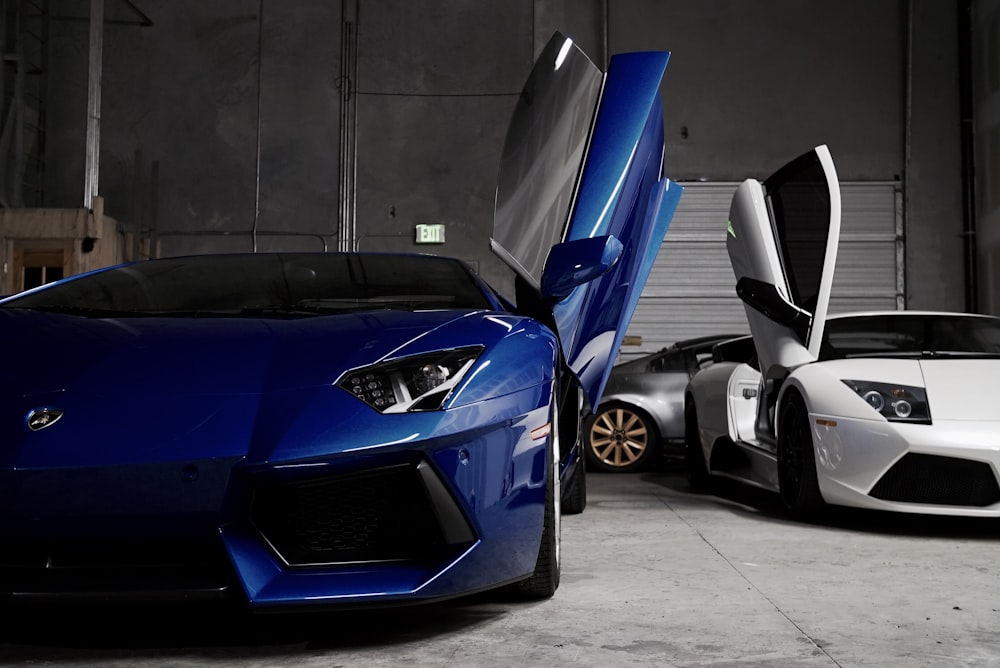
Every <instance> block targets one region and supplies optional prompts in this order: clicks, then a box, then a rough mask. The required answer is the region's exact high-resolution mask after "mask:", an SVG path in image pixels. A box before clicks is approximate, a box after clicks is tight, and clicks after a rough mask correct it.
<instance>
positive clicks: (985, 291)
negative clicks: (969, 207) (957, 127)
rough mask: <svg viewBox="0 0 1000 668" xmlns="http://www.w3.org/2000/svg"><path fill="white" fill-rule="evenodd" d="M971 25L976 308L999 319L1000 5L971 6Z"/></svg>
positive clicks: (992, 0)
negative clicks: (977, 298)
mask: <svg viewBox="0 0 1000 668" xmlns="http://www.w3.org/2000/svg"><path fill="white" fill-rule="evenodd" d="M972 20H973V53H974V57H973V60H974V62H975V63H977V67H976V72H975V78H974V80H973V84H974V89H975V137H976V175H977V178H976V194H977V198H976V200H977V201H976V212H977V220H976V239H977V246H978V258H977V259H978V269H979V288H980V290H979V302H980V310H981V311H984V312H988V313H994V314H1000V2H998V1H997V0H980V1H979V2H976V3H974V12H973V16H972Z"/></svg>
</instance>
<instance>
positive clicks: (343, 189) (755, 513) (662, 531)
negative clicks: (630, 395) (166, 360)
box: [0, 0, 1000, 666]
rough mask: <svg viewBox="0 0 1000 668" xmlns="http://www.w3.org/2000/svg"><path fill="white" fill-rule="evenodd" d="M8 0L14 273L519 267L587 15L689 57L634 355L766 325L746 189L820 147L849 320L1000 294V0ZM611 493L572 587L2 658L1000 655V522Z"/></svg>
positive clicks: (669, 477)
mask: <svg viewBox="0 0 1000 668" xmlns="http://www.w3.org/2000/svg"><path fill="white" fill-rule="evenodd" d="M2 5H3V12H2V15H3V18H4V27H3V30H2V31H0V33H2V40H3V41H2V43H0V50H2V51H3V54H4V58H3V77H2V79H0V92H2V100H3V107H2V112H3V127H2V133H0V156H2V160H0V207H2V208H0V237H2V239H0V262H2V268H3V274H2V276H0V281H2V285H0V294H11V293H13V292H17V291H19V290H22V289H25V288H28V287H32V286H33V285H38V284H41V283H43V282H47V281H49V280H55V279H57V278H61V277H63V276H66V275H70V274H74V273H80V272H83V271H87V270H90V269H94V268H98V267H101V266H107V265H109V264H113V263H116V262H119V261H123V260H133V259H143V258H150V257H168V256H175V255H183V254H197V253H207V252H236V251H255V252H256V251H260V252H265V251H275V250H323V251H335V250H385V251H419V252H432V253H435V254H443V255H451V256H455V257H459V258H461V259H463V260H466V261H467V262H469V263H470V264H471V265H472V266H473V267H474V268H475V269H476V270H477V271H478V272H479V273H480V274H481V275H483V276H484V277H485V278H486V279H487V280H488V281H490V282H492V283H493V284H495V285H504V282H505V281H507V280H508V279H507V278H506V273H505V270H504V269H503V267H502V266H501V265H500V264H499V261H498V260H496V259H495V258H494V257H493V256H492V255H491V253H490V250H489V245H488V241H487V240H488V238H489V235H490V232H491V225H492V216H493V205H494V195H495V187H496V183H495V179H496V165H497V162H498V157H499V155H500V152H501V148H502V143H503V139H504V133H505V131H506V126H507V119H508V118H509V116H510V114H511V111H512V110H513V108H514V104H515V102H516V100H517V97H518V94H519V92H520V86H521V83H522V81H523V79H524V77H525V76H526V74H527V73H528V71H529V70H530V68H531V65H532V62H533V61H534V58H535V55H536V54H537V53H538V52H539V51H540V49H541V48H542V47H543V46H544V45H545V43H546V42H547V41H548V39H549V37H550V36H551V34H552V32H553V31H555V30H559V31H561V32H563V33H564V34H566V35H568V36H570V37H572V38H573V39H574V40H575V41H576V42H577V43H578V44H579V45H580V46H581V48H582V49H583V50H584V51H585V52H587V53H588V54H589V55H590V56H591V58H592V59H593V60H594V62H595V63H597V64H598V65H599V66H602V67H603V66H605V65H606V64H607V62H608V58H609V56H610V55H611V54H614V53H620V52H625V51H641V50H651V49H656V50H660V49H663V50H669V51H671V52H672V55H671V60H670V63H669V66H668V68H667V73H666V76H665V79H664V83H663V87H662V91H661V95H662V99H663V105H664V114H665V130H666V156H665V168H666V173H667V175H668V176H669V177H670V178H671V179H673V180H675V181H678V182H680V183H681V184H682V185H683V186H684V187H685V195H684V197H683V198H682V201H681V204H680V207H679V209H678V212H677V215H676V216H675V218H674V220H673V223H672V224H671V228H670V230H669V231H668V233H667V236H666V238H665V239H664V242H663V245H662V247H661V250H660V253H659V256H658V259H657V263H656V266H655V267H654V270H653V275H652V276H651V278H650V280H649V282H648V284H647V286H646V290H645V291H644V293H643V297H642V299H641V301H640V304H639V307H638V310H637V312H636V316H635V318H634V319H633V321H632V324H631V326H630V329H629V336H628V337H627V339H626V345H625V346H624V347H623V349H622V351H621V356H622V358H628V357H635V356H639V355H642V354H645V353H649V352H652V351H655V350H658V349H659V348H662V347H664V346H666V345H669V344H670V343H673V342H675V341H677V340H681V339H685V338H690V337H695V336H701V335H705V334H711V333H715V332H718V331H741V330H744V329H745V328H746V322H745V319H744V316H743V308H742V305H741V304H740V302H739V300H738V299H737V298H736V295H735V290H734V287H733V281H732V272H731V270H730V268H729V265H728V260H727V258H726V255H725V251H724V240H725V231H724V228H725V221H726V216H727V212H728V207H729V198H730V197H731V195H732V192H733V191H734V190H735V188H736V185H737V184H738V183H739V182H740V181H741V180H742V179H744V178H748V177H754V178H764V177H766V176H767V175H768V174H769V173H770V172H772V171H773V170H774V169H776V168H777V167H779V166H780V165H782V164H783V163H785V162H786V161H788V160H789V159H791V158H792V157H794V156H796V155H798V154H800V153H802V152H803V151H805V150H808V149H809V148H811V147H812V146H814V145H817V144H827V145H828V146H829V147H830V150H831V152H832V154H833V157H834V160H835V162H836V165H837V169H838V174H839V177H840V180H841V184H842V194H843V197H844V231H843V238H842V253H841V256H840V259H839V262H840V264H839V265H838V270H837V282H836V283H835V287H834V296H833V305H832V310H833V311H846V310H857V309H868V308H890V309H891V308H899V309H903V308H905V309H921V310H923V309H926V310H955V311H971V312H980V313H988V314H994V315H1000V104H998V102H1000V1H998V0H959V1H957V2H955V1H951V0H882V1H880V2H878V3H871V2H865V1H863V0H843V1H841V2H809V3H804V2H801V1H796V0H757V1H756V2H753V3H749V2H745V1H742V0H711V2H702V3H691V2H680V1H678V0H614V2H612V1H611V0H572V1H571V0H504V1H502V2H501V1H491V2H485V3H484V2H471V1H469V0H405V1H404V0H395V1H392V2H386V1H385V0H341V2H322V1H320V0H299V1H298V2H296V3H295V4H294V6H290V5H288V4H287V3H280V2H274V1H273V0H218V1H213V2H201V1H199V0H171V2H152V1H151V0H87V1H84V0H2ZM428 226H430V227H428ZM589 484H590V487H591V502H590V505H589V507H588V510H587V512H586V513H584V514H583V515H581V516H578V517H572V518H567V520H566V521H565V523H564V527H563V550H564V553H565V556H564V562H563V563H564V574H563V584H562V586H561V588H560V590H559V591H558V592H557V594H556V596H555V597H554V598H553V599H552V600H550V601H546V602H543V603H538V604H532V605H523V604H510V603H508V602H504V601H502V600H499V601H498V600H495V599H492V598H489V597H486V598H476V599H474V600H472V601H470V602H464V603H456V604H449V605H443V606H435V607H434V608H432V609H431V610H429V611H423V612H421V611H406V610H402V611H393V612H391V613H378V614H365V615H361V616H350V615H331V616H320V617H317V618H312V619H308V620H302V619H298V620H287V619H283V620H280V622H278V623H274V622H272V621H269V620H264V621H263V622H262V621H260V620H254V621H253V622H252V623H250V622H247V620H245V619H243V618H242V617H240V616H239V615H233V616H226V615H225V614H223V615H222V616H221V617H219V616H216V615H215V614H214V613H211V614H205V615H204V617H203V618H202V617H198V616H197V615H196V616H195V618H190V617H188V616H187V615H188V614H189V613H188V612H184V613H181V614H178V615H176V616H173V617H171V616H169V615H168V613H166V612H164V611H162V610H161V611H149V616H148V617H143V616H140V617H128V616H125V617H123V616H120V615H118V614H117V613H115V612H107V613H106V614H105V613H103V612H102V614H101V615H97V616H95V617H92V618H90V619H89V621H88V622H86V623H81V622H80V621H79V617H78V616H73V615H67V616H66V617H65V618H59V619H57V620H55V621H54V620H51V619H46V618H45V617H44V615H43V616H40V617H33V616H32V617H27V618H25V619H21V620H17V621H16V622H13V623H11V624H9V625H8V626H7V628H6V629H5V630H3V631H0V663H6V662H10V663H11V664H15V663H16V664H24V665H28V664H39V663H41V664H44V665H55V664H59V665H62V664H66V665H121V666H125V665H129V666H132V665H262V666H263V665H316V666H320V665H324V666H325V665H337V664H342V665H351V664H354V663H360V662H364V663H365V664H367V665H374V666H378V665H386V666H388V665H398V664H400V663H403V662H409V663H413V664H414V665H443V664H445V663H447V664H454V663H459V662H460V663H462V664H464V665H469V666H476V665H490V666H501V665H515V664H518V665H525V664H528V665H559V664H573V665H595V666H596V665H601V666H605V665H660V666H663V665H685V666H697V665H716V666H717V665H747V666H787V665H803V666H848V665H852V666H853V665H857V666H861V665H877V666H897V665H898V666H913V665H922V666H931V665H941V666H946V665H947V666H953V665H982V666H994V665H998V664H1000V649H997V647H996V644H995V642H994V641H995V628H996V622H997V616H998V612H997V611H998V609H1000V601H998V598H997V595H996V594H997V586H998V585H997V581H998V580H997V577H996V576H997V568H996V566H995V563H994V562H995V559H994V558H993V554H992V553H993V550H994V546H995V545H994V543H995V540H996V531H997V528H998V526H997V524H996V523H995V522H992V521H990V522H987V521H979V522H976V521H963V522H954V521H945V520H933V521H932V520H927V519H926V518H920V519H919V520H918V519H914V518H902V519H901V518H899V517H895V516H893V517H883V516H873V515H866V514H858V513H844V514H839V515H837V516H836V517H835V518H834V519H832V520H831V521H830V522H829V523H828V524H823V525H802V524H798V523H795V522H792V521H790V520H788V519H787V518H785V517H784V516H783V514H782V513H781V511H780V509H778V507H777V506H776V505H775V500H773V499H770V498H769V497H767V496H761V495H758V494H755V493H754V492H753V491H752V490H746V489H740V488H731V487H723V488H722V489H718V490H715V491H714V492H713V493H712V494H707V495H706V494H696V493H694V492H693V491H692V490H691V489H690V488H689V486H688V484H687V482H686V480H685V479H684V477H683V474H681V473H679V472H678V471H677V470H674V469H673V468H671V467H669V466H667V467H665V468H663V469H661V470H657V471H651V472H647V473H644V474H634V475H633V474H629V475H621V476H613V475H603V476H602V475H594V476H591V477H590V479H589ZM156 614H164V615H167V616H166V617H164V619H167V620H168V621H169V622H170V623H169V624H167V625H163V624H161V623H160V622H159V621H157V620H158V619H160V618H159V617H156V616H155V615H156ZM247 624H250V625H249V626H247ZM116 625H117V626H116ZM215 625H218V628H212V629H211V631H210V632H209V631H206V630H205V629H206V628H207V627H210V626H211V627H214V626H215ZM164 629H167V630H164ZM248 629H250V630H248Z"/></svg>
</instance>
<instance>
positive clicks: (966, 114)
mask: <svg viewBox="0 0 1000 668" xmlns="http://www.w3.org/2000/svg"><path fill="white" fill-rule="evenodd" d="M958 99H959V122H960V124H961V125H960V129H959V132H960V137H959V144H960V146H961V151H962V241H963V253H964V258H965V310H966V311H967V312H969V313H976V312H978V311H979V275H978V274H979V270H978V255H979V249H978V244H977V239H976V161H975V124H974V111H973V109H974V102H973V93H972V2H971V0H962V2H959V3H958Z"/></svg>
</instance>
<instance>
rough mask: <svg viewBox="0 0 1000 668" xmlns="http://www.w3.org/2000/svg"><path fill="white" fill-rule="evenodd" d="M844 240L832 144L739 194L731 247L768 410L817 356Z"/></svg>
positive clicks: (762, 425) (750, 182) (763, 419)
mask: <svg viewBox="0 0 1000 668" xmlns="http://www.w3.org/2000/svg"><path fill="white" fill-rule="evenodd" d="M839 240H840V185H839V182H838V180H837V173H836V170H835V169H834V165H833V159H832V158H831V157H830V151H829V150H828V149H827V147H826V146H818V147H816V148H814V149H813V150H811V151H809V152H808V153H806V154H804V155H801V156H799V157H798V158H796V159H795V160H793V161H792V162H790V163H788V164H787V165H785V166H784V167H782V168H781V169H779V170H778V171H777V172H775V173H774V174H773V175H771V176H770V177H768V178H767V179H766V180H765V181H764V182H763V183H760V182H758V181H756V180H754V179H747V180H746V181H744V182H743V183H742V184H741V185H740V187H739V188H738V189H737V191H736V194H735V195H734V196H733V202H732V206H731V208H730V212H729V225H728V230H727V237H726V247H727V250H728V251H729V259H730V262H731V263H732V266H733V272H734V274H735V275H736V293H737V295H739V297H740V299H742V300H743V302H744V305H745V309H746V314H747V320H748V321H749V324H750V333H751V334H752V335H753V340H754V345H755V347H756V349H757V356H758V359H759V362H760V372H761V374H762V388H761V390H762V392H761V396H760V403H761V406H760V408H759V411H758V414H759V417H758V422H757V424H758V436H760V435H762V434H761V430H762V429H764V430H765V431H766V429H767V426H768V420H767V416H766V414H765V413H764V411H766V410H767V409H768V408H769V407H773V402H774V400H775V399H776V398H777V397H776V394H777V388H778V387H779V386H780V381H781V380H783V378H784V376H786V375H787V374H788V372H789V371H790V370H791V369H794V368H795V367H797V366H800V365H802V364H807V363H809V362H814V361H816V359H817V357H818V356H819V347H820V344H821V342H822V339H823V328H824V326H825V323H826V314H827V308H828V306H829V303H830V289H831V287H832V286H833V271H834V267H835V265H836V263H837V244H838V242H839Z"/></svg>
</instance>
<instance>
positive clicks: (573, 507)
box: [562, 458, 587, 515]
mask: <svg viewBox="0 0 1000 668" xmlns="http://www.w3.org/2000/svg"><path fill="white" fill-rule="evenodd" d="M569 485H570V486H569V491H568V492H567V494H566V496H565V497H564V498H563V504H562V513H563V515H579V514H580V513H582V512H583V511H584V509H585V508H586V507H587V467H586V462H584V460H583V459H582V458H581V459H579V460H578V461H577V463H576V471H575V472H574V473H573V480H572V482H570V484H569Z"/></svg>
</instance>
